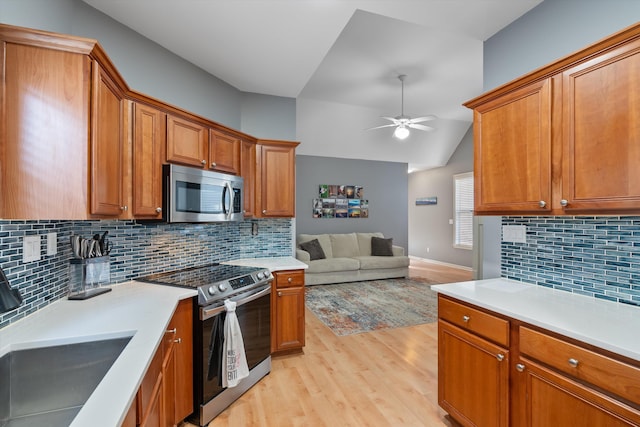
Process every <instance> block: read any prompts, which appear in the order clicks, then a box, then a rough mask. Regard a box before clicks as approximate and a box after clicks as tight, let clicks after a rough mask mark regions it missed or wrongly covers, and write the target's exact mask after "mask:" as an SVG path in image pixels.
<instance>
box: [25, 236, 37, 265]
mask: <svg viewBox="0 0 640 427" xmlns="http://www.w3.org/2000/svg"><path fill="white" fill-rule="evenodd" d="M39 260H40V236H24V240H23V241H22V262H23V263H27V262H33V261H39Z"/></svg>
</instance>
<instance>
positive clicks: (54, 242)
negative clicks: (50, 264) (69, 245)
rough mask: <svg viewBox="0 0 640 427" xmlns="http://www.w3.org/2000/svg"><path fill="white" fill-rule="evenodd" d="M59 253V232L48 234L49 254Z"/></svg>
mask: <svg viewBox="0 0 640 427" xmlns="http://www.w3.org/2000/svg"><path fill="white" fill-rule="evenodd" d="M57 253H58V233H48V234H47V255H55V254H57Z"/></svg>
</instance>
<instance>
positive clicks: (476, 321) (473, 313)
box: [438, 296, 509, 347]
mask: <svg viewBox="0 0 640 427" xmlns="http://www.w3.org/2000/svg"><path fill="white" fill-rule="evenodd" d="M438 316H439V317H440V318H441V319H443V320H446V321H447V322H449V323H453V324H454V325H456V326H459V327H461V328H463V329H465V330H467V331H471V332H473V333H475V334H478V335H480V336H483V337H485V338H487V339H489V340H491V341H493V342H495V343H498V344H501V345H503V346H505V347H508V346H509V321H508V320H505V319H501V318H499V317H496V316H494V315H492V314H489V313H485V312H484V311H480V310H478V309H475V308H472V307H469V306H468V305H465V304H460V303H457V302H454V301H451V300H449V299H446V298H443V297H442V296H438Z"/></svg>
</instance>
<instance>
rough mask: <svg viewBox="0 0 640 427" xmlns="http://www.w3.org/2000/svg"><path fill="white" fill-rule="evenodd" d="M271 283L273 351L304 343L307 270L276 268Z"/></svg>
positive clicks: (287, 349)
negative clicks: (281, 269)
mask: <svg viewBox="0 0 640 427" xmlns="http://www.w3.org/2000/svg"><path fill="white" fill-rule="evenodd" d="M273 277H274V280H273V284H272V287H271V353H280V352H289V351H294V350H301V349H302V347H304V340H305V330H304V320H305V319H304V270H287V271H276V272H274V273H273Z"/></svg>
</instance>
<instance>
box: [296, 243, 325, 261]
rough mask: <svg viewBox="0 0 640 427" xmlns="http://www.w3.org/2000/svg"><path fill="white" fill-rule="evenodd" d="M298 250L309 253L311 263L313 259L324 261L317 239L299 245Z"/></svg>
mask: <svg viewBox="0 0 640 427" xmlns="http://www.w3.org/2000/svg"><path fill="white" fill-rule="evenodd" d="M300 249H302V250H303V251H307V252H309V258H310V259H311V261H313V260H314V259H325V258H326V256H325V255H324V251H323V250H322V246H320V242H318V239H313V240H309V241H308V242H304V243H300Z"/></svg>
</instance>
